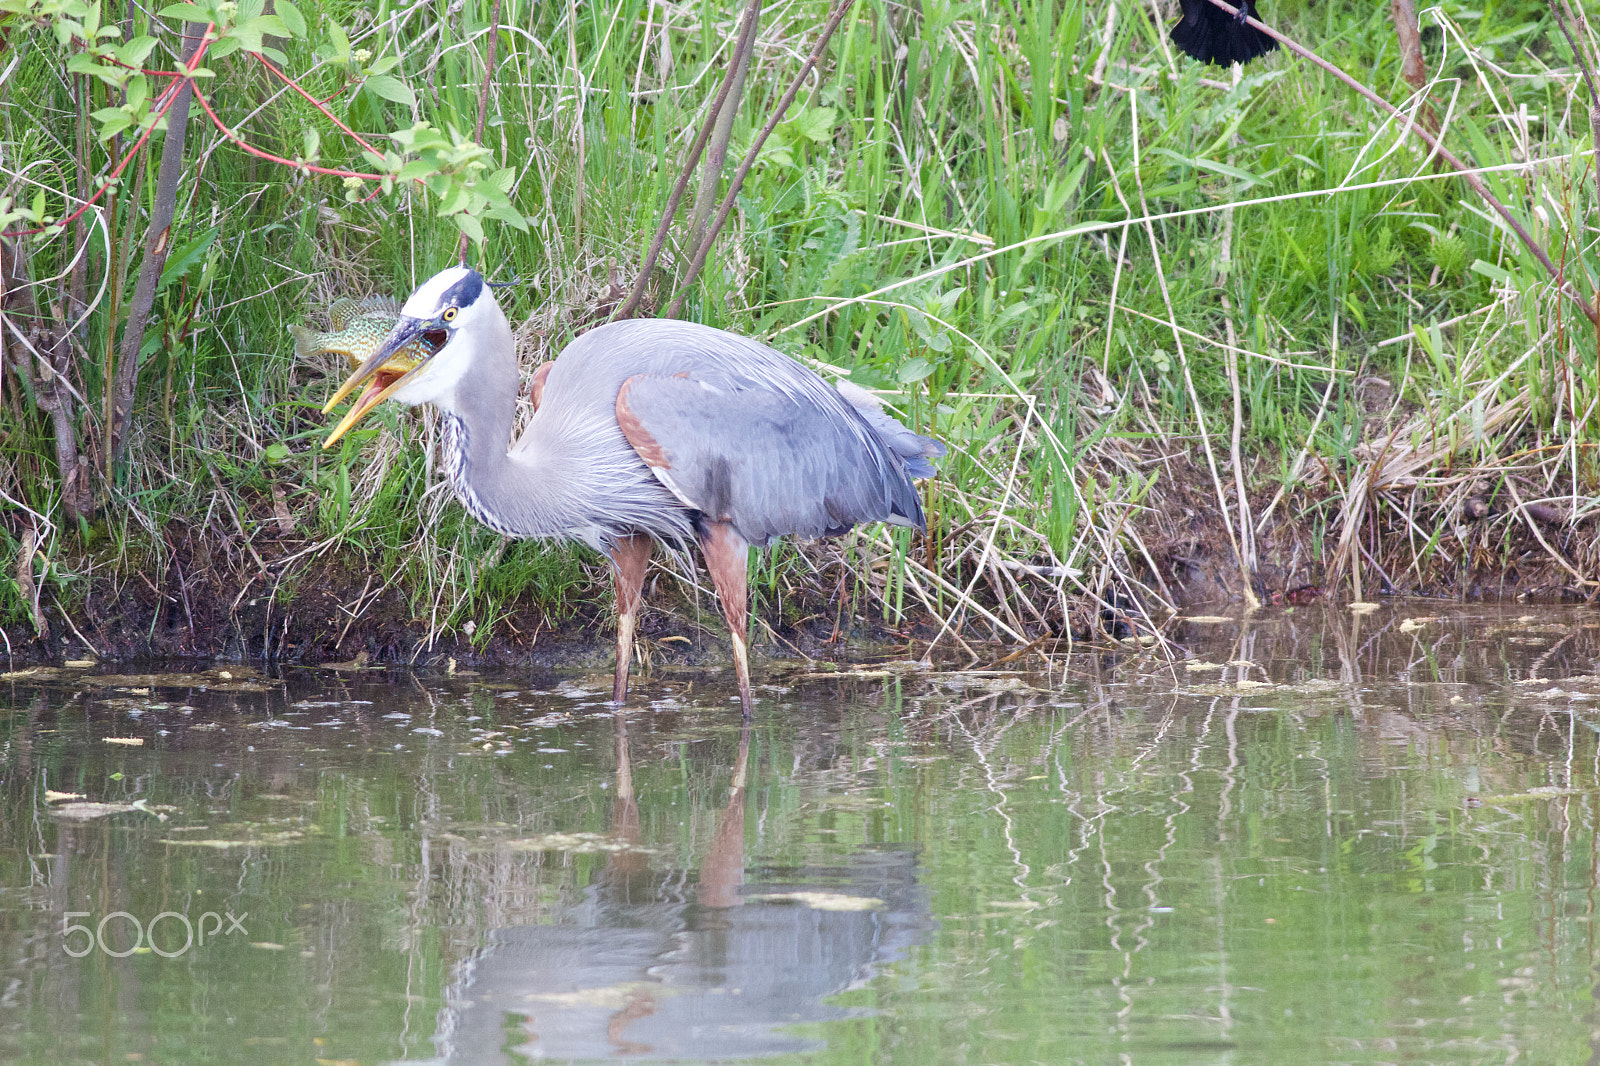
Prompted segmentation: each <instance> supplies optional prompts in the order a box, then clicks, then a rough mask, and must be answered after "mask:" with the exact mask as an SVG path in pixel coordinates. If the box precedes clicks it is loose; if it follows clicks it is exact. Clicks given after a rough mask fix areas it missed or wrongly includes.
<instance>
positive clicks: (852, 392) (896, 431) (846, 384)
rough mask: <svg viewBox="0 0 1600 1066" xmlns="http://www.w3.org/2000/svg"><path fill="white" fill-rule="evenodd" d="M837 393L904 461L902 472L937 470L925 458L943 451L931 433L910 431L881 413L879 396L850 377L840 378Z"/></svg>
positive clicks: (927, 474) (924, 474) (926, 474)
mask: <svg viewBox="0 0 1600 1066" xmlns="http://www.w3.org/2000/svg"><path fill="white" fill-rule="evenodd" d="M836 387H837V388H838V390H839V395H840V396H843V397H844V398H845V400H847V401H848V402H849V404H850V406H851V407H854V408H855V409H856V413H857V414H858V415H860V416H861V417H862V419H863V420H865V422H866V423H867V425H869V426H871V427H872V429H873V431H874V432H876V433H877V434H878V436H879V437H880V438H882V440H883V442H884V443H885V444H887V445H888V446H889V447H890V448H891V449H893V450H894V453H895V454H896V455H898V456H899V457H900V458H901V459H903V460H904V461H905V464H906V473H908V474H910V475H911V476H912V477H932V476H933V475H934V474H936V473H937V472H938V471H936V470H935V469H934V466H933V464H932V463H930V462H929V461H928V460H930V459H937V458H939V457H940V456H941V455H943V454H944V453H945V447H944V445H943V444H940V443H939V442H938V441H936V440H934V439H933V438H932V437H924V436H923V435H922V434H920V433H914V432H912V431H911V430H909V429H907V428H906V427H905V426H903V425H901V424H900V423H899V422H897V421H895V420H894V419H893V418H890V417H889V416H888V415H886V414H884V413H883V404H882V402H881V401H879V399H878V398H877V397H876V396H874V395H872V393H870V392H868V391H867V390H866V389H863V388H862V387H861V386H860V385H857V384H856V383H855V382H853V381H840V382H839V383H838V384H837V386H836Z"/></svg>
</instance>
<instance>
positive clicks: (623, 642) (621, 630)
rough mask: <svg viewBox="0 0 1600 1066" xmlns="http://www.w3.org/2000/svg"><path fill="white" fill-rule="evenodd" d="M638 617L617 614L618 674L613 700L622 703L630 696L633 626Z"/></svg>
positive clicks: (612, 690)
mask: <svg viewBox="0 0 1600 1066" xmlns="http://www.w3.org/2000/svg"><path fill="white" fill-rule="evenodd" d="M636 619H637V616H636V615H633V614H620V615H618V616H617V674H616V677H615V678H614V679H613V681H612V683H611V702H612V703H621V702H623V701H624V700H626V699H627V698H628V666H629V665H630V664H631V663H632V662H633V628H634V622H635V620H636Z"/></svg>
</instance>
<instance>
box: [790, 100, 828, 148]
mask: <svg viewBox="0 0 1600 1066" xmlns="http://www.w3.org/2000/svg"><path fill="white" fill-rule="evenodd" d="M837 116H838V112H837V111H836V110H834V109H833V108H831V107H808V108H804V109H803V110H802V111H801V112H800V113H799V114H798V115H796V116H795V117H794V118H792V119H790V120H789V121H788V122H787V123H785V125H786V126H787V127H788V128H789V132H790V133H792V134H794V135H796V136H799V137H804V138H805V139H806V140H808V141H814V142H815V143H817V144H821V143H823V142H824V141H827V140H831V139H832V138H833V123H834V120H835V119H836V118H837Z"/></svg>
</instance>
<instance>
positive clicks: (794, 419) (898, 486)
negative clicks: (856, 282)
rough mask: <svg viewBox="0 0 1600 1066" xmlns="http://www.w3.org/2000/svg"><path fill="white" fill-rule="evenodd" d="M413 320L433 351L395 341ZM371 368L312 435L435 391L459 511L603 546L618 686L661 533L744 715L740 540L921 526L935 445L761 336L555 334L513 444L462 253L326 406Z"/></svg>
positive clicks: (477, 281)
mask: <svg viewBox="0 0 1600 1066" xmlns="http://www.w3.org/2000/svg"><path fill="white" fill-rule="evenodd" d="M419 337H420V338H422V339H424V340H426V341H427V342H429V345H431V347H432V349H433V354H432V355H427V356H421V357H413V356H408V355H402V356H400V357H398V358H397V357H396V353H398V352H402V351H403V350H404V349H405V348H406V346H407V345H409V344H411V343H412V342H413V341H415V340H417V339H418V338H419ZM427 347H428V345H424V346H419V347H417V348H413V349H411V351H412V352H426V351H427ZM368 379H371V381H370V383H369V384H368V385H367V388H366V390H365V391H364V392H363V393H362V394H361V397H360V398H359V399H358V400H357V401H356V403H355V406H354V407H352V408H351V409H350V412H349V414H347V415H346V416H345V418H344V420H343V421H342V422H340V423H339V425H338V427H337V428H335V429H334V431H333V432H332V433H331V434H329V436H328V439H327V441H326V442H324V444H323V447H325V448H326V447H328V446H329V445H331V444H333V443H334V442H335V441H337V440H338V439H339V438H340V437H342V436H343V435H344V434H345V432H346V431H348V430H349V429H350V427H351V426H353V425H355V424H356V423H357V422H358V421H360V419H361V418H362V417H363V416H364V415H366V413H367V412H369V411H371V410H372V409H373V408H374V407H375V406H377V405H378V404H379V403H381V402H382V401H384V400H387V399H391V398H392V399H395V400H399V401H400V402H401V403H405V404H409V405H412V406H415V405H417V404H424V403H431V404H433V406H434V407H436V408H438V410H439V412H440V414H441V415H443V426H444V441H443V451H444V469H445V474H446V476H447V477H448V478H449V481H450V485H451V487H452V488H454V489H455V491H456V495H457V496H459V497H460V498H461V502H462V504H463V505H464V506H465V507H466V509H467V511H468V513H470V514H471V515H473V516H474V517H475V518H477V519H478V520H479V521H481V522H482V523H484V524H485V525H487V526H488V527H489V528H490V529H493V530H494V531H496V532H497V533H501V534H504V535H506V536H508V537H540V538H550V539H562V540H576V541H581V542H582V543H584V544H587V545H589V546H590V547H592V548H594V549H596V550H597V551H600V552H603V553H604V554H605V555H606V556H607V557H608V558H609V559H610V560H611V566H612V573H613V575H614V577H615V579H616V591H617V672H616V680H615V683H614V685H613V687H612V698H613V699H615V700H617V701H618V702H621V701H622V700H623V699H624V698H625V697H626V695H627V686H628V662H629V658H630V656H631V655H632V651H633V632H634V625H635V621H636V618H637V615H638V610H639V597H640V592H641V590H642V588H643V585H644V575H645V568H646V566H647V565H648V563H649V561H650V554H651V552H652V551H653V549H654V542H655V541H661V542H663V543H664V544H667V545H670V546H673V547H677V548H681V547H683V546H685V545H687V544H688V542H689V541H690V540H694V541H697V542H698V543H699V545H700V549H701V551H702V552H703V553H704V555H705V559H706V569H707V570H708V571H710V573H711V580H712V583H713V585H714V586H715V587H716V590H717V599H718V600H719V601H720V602H721V604H722V613H723V616H724V617H725V618H726V619H727V621H728V631H729V633H730V634H731V636H732V638H733V661H734V668H735V670H736V672H737V675H738V679H739V700H740V703H741V705H742V707H743V710H744V715H745V717H747V718H748V717H749V715H750V667H749V660H748V655H747V653H746V648H745V630H746V625H747V620H748V619H747V615H748V596H747V592H746V584H745V578H746V574H745V569H746V561H747V556H748V550H747V549H748V548H749V546H750V545H752V544H754V545H757V546H758V547H759V546H765V545H767V544H770V543H772V541H774V540H776V539H777V538H779V537H782V536H784V535H786V534H795V535H798V536H803V537H819V536H836V535H838V534H841V533H844V532H846V531H848V530H849V529H851V528H853V527H854V526H856V525H859V524H860V523H863V522H889V523H893V524H896V525H904V526H914V527H916V528H918V529H922V528H924V524H925V523H924V519H923V514H922V502H921V500H919V499H918V498H917V490H916V487H915V486H914V485H912V483H911V479H912V478H918V477H928V476H930V475H932V474H933V472H934V468H933V465H932V464H931V463H930V462H929V460H930V459H933V458H937V457H938V456H941V455H943V454H944V453H945V449H944V445H942V444H940V443H938V442H937V441H935V440H932V439H930V438H928V437H923V436H920V435H918V434H916V433H913V432H912V431H911V430H909V429H907V428H906V427H905V426H903V425H901V424H900V423H899V422H897V421H895V420H894V419H892V418H890V417H889V416H888V415H886V414H885V413H884V412H883V409H882V407H880V406H879V404H878V402H877V400H876V399H874V398H873V396H872V395H871V394H869V393H868V392H867V391H866V390H864V389H862V388H860V387H859V386H856V385H853V384H851V383H849V382H847V381H841V382H839V383H838V385H837V386H830V385H828V384H827V383H826V382H824V381H823V380H822V379H821V378H820V377H818V376H817V375H816V374H814V373H812V372H811V371H810V370H809V369H807V368H806V367H803V366H801V365H800V364H799V363H796V362H795V361H794V360H792V359H789V358H787V357H786V356H783V355H781V354H779V353H778V352H775V351H773V350H772V349H771V348H768V347H766V346H765V345H763V344H758V343H757V342H755V341H752V340H749V339H747V338H744V337H740V336H736V335H735V334H732V333H725V332H723V331H722V330H719V329H712V328H711V327H709V326H701V325H696V324H694V323H692V322H677V321H672V320H666V319H634V320H628V321H622V322H613V323H611V324H609V325H605V326H600V327H599V328H597V329H592V330H590V331H589V332H587V333H585V334H583V335H582V336H581V337H579V338H577V339H576V340H574V341H573V342H572V343H571V344H569V345H567V347H566V348H565V349H563V350H562V352H561V354H560V355H559V356H558V357H557V358H556V359H555V360H554V361H552V362H549V363H546V364H545V365H544V366H542V367H540V368H539V371H538V372H537V373H536V374H535V377H534V403H535V410H534V414H533V418H532V419H531V420H530V421H529V423H528V427H527V429H526V430H525V431H524V432H523V434H522V436H520V437H519V438H517V440H516V441H514V442H512V441H511V430H512V423H513V420H514V418H515V415H516V404H517V393H518V371H517V354H516V344H515V342H514V340H513V338H512V335H511V327H510V326H509V325H508V324H507V322H506V317H505V315H504V314H503V313H502V312H501V310H500V305H499V304H498V303H497V302H496V301H495V298H494V293H493V292H492V291H491V289H490V287H489V286H488V285H487V284H485V282H484V280H483V278H482V276H481V275H479V274H478V273H477V272H476V271H474V270H469V269H468V268H466V267H465V266H459V267H451V268H449V269H448V270H445V271H443V272H442V273H439V274H437V275H435V276H434V277H432V278H430V279H429V280H428V281H426V282H424V283H423V285H422V287H421V288H419V289H417V291H416V292H414V293H413V294H412V295H411V298H410V299H409V300H407V301H406V303H405V306H404V307H403V308H401V311H400V318H399V320H398V321H397V322H396V324H395V327H394V329H393V331H391V332H390V334H389V336H388V337H387V338H386V339H385V340H384V342H383V343H382V344H381V345H380V346H379V347H378V349H377V351H375V352H373V353H372V355H371V356H369V357H368V358H367V359H366V360H365V361H364V362H363V363H362V364H361V365H360V366H359V367H357V368H356V370H355V372H354V373H352V374H351V375H350V377H349V378H348V379H347V380H346V381H345V383H344V384H343V385H342V386H340V388H339V391H338V392H336V393H335V394H334V396H333V399H331V400H329V401H328V405H327V407H326V408H324V411H331V410H333V408H334V407H335V406H337V405H338V403H339V401H341V400H342V399H344V398H345V396H347V395H348V394H349V393H350V392H351V390H353V389H355V388H356V386H358V385H360V384H361V383H363V382H367V381H368ZM508 442H510V446H509V449H508V447H507V444H508Z"/></svg>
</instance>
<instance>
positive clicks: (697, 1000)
mask: <svg viewBox="0 0 1600 1066" xmlns="http://www.w3.org/2000/svg"><path fill="white" fill-rule="evenodd" d="M1172 635H1173V637H1174V638H1175V640H1176V641H1177V644H1178V648H1177V653H1178V654H1179V655H1183V656H1187V658H1186V659H1181V660H1179V661H1177V662H1175V663H1172V662H1167V661H1164V660H1163V659H1161V658H1159V657H1156V656H1152V655H1148V654H1143V655H1141V654H1137V653H1134V652H1132V651H1105V650H1095V651H1089V652H1082V653H1079V654H1075V655H1073V656H1070V657H1062V658H1059V659H1056V660H1055V661H1054V662H1053V663H1052V664H1051V665H1050V667H1049V669H1048V671H1046V670H1044V669H1041V670H1040V671H1039V672H1037V673H1014V672H1007V670H1006V668H1004V667H1002V668H1001V669H984V668H983V667H985V666H986V665H988V664H984V663H978V664H975V668H973V669H970V670H965V671H959V670H948V669H946V670H942V671H939V672H933V671H928V670H923V669H919V668H916V667H914V666H910V665H894V664H891V665H890V666H889V667H888V668H880V667H874V668H872V669H870V670H861V671H855V672H851V673H848V674H846V675H845V676H828V674H827V673H826V672H825V671H823V670H820V669H813V668H810V667H807V666H805V665H803V664H801V665H796V666H793V667H791V668H787V669H779V668H773V669H771V670H769V672H768V675H767V681H768V684H767V686H766V687H765V688H764V689H758V706H757V714H756V718H755V721H754V722H753V723H752V725H751V726H749V727H748V728H741V725H740V722H739V719H738V712H737V707H736V704H733V703H730V701H729V696H730V690H729V689H728V688H727V687H726V686H723V685H718V684H715V683H712V682H708V679H707V678H705V677H701V676H689V675H684V676H658V677H656V678H655V679H653V680H651V681H650V682H648V683H644V684H641V685H640V686H639V688H638V690H637V692H636V694H635V697H634V699H633V701H632V703H631V705H630V706H629V707H627V708H626V709H625V710H624V711H623V713H620V714H619V713H616V712H615V710H614V709H613V708H612V707H611V706H610V705H609V704H608V703H607V702H605V696H606V695H607V693H608V689H609V683H608V682H607V680H606V679H605V678H600V677H593V676H578V675H574V676H570V677H555V678H552V677H551V676H550V675H548V674H543V673H541V674H522V675H518V674H505V675H489V674H482V675H466V674H456V675H453V676H444V675H437V674H434V675H430V674H421V673H408V672H391V671H382V670H378V671H361V672H353V671H342V672H341V671H322V672H316V671H299V672H288V673H285V674H284V675H282V676H278V677H269V676H258V675H255V674H254V672H253V671H250V670H249V669H248V668H245V667H241V666H239V665H232V666H229V665H221V666H216V665H213V664H201V665H199V666H192V665H191V666H188V667H183V668H179V669H178V670H176V671H168V672H166V673H152V674H145V675H139V674H132V673H127V672H124V673H122V674H120V675H111V676H105V674H106V670H105V668H99V669H88V668H79V669H64V670H57V671H51V670H44V671H33V672H26V671H23V672H16V673H13V674H11V675H8V676H6V677H5V679H4V683H3V685H0V804H3V808H0V812H3V818H4V821H3V824H0V1061H6V1062H17V1063H29V1064H32V1063H50V1064H56V1063H76V1062H83V1063H124V1062H140V1061H142V1062H153V1063H191V1062H193V1063H217V1062H222V1063H257V1062H259V1063H308V1062H315V1061H322V1062H330V1063H341V1062H348V1063H384V1062H456V1063H500V1062H507V1063H517V1062H528V1061H557V1062H566V1061H577V1062H586V1061H632V1060H639V1061H674V1062H706V1061H717V1062H736V1061H747V1060H749V1061H761V1062H772V1063H786V1062H792V1063H799V1062H804V1063H831V1062H850V1063H879V1062H881V1063H1019V1064H1021V1063H1037V1062H1042V1063H1073V1062H1086V1063H1108V1062H1130V1063H1197V1062H1201V1063H1203V1062H1218V1063H1253V1062H1261V1063H1269V1062H1272V1063H1276V1062H1283V1061H1286V1060H1289V1059H1290V1058H1291V1057H1292V1059H1294V1060H1301V1061H1313V1062H1395V1061H1401V1060H1405V1061H1412V1062H1450V1063H1467V1062H1513V1061H1528V1062H1553V1063H1556V1062H1588V1061H1592V1060H1594V1059H1595V1057H1596V1052H1595V1049H1596V1047H1597V1046H1600V1042H1597V1034H1600V1005H1597V1000H1596V998H1595V997H1596V989H1597V977H1596V965H1597V963H1600V954H1597V950H1596V944H1595V939H1594V933H1593V927H1594V917H1595V907H1596V863H1597V855H1600V852H1597V848H1596V843H1597V833H1600V811H1597V795H1600V746H1597V744H1596V725H1597V723H1600V676H1596V659H1597V657H1600V616H1597V615H1595V614H1594V613H1592V612H1585V611H1580V610H1573V611H1556V610H1550V609H1540V610H1539V611H1538V612H1537V614H1532V615H1530V614H1528V613H1527V612H1525V611H1523V610H1519V609H1506V610H1479V611H1475V612H1472V613H1467V614H1462V613H1459V612H1455V611H1450V612H1448V613H1447V612H1446V610H1445V609H1444V608H1442V607H1439V606H1431V605H1427V604H1402V605H1392V606H1385V607H1382V608H1380V609H1379V610H1377V611H1376V612H1373V613H1370V614H1353V613H1351V612H1348V611H1345V610H1335V609H1331V608H1330V609H1328V610H1323V609H1320V608H1313V609H1304V608H1302V609H1299V610H1296V611H1293V612H1287V613H1268V614H1263V615H1260V616H1257V617H1255V618H1253V619H1250V620H1244V619H1238V618H1235V619H1232V620H1223V621H1200V622H1194V623H1187V624H1180V625H1179V626H1177V627H1176V628H1175V630H1174V631H1173V634H1172ZM1036 665H1037V664H1036ZM86 804H102V805H105V806H86Z"/></svg>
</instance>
